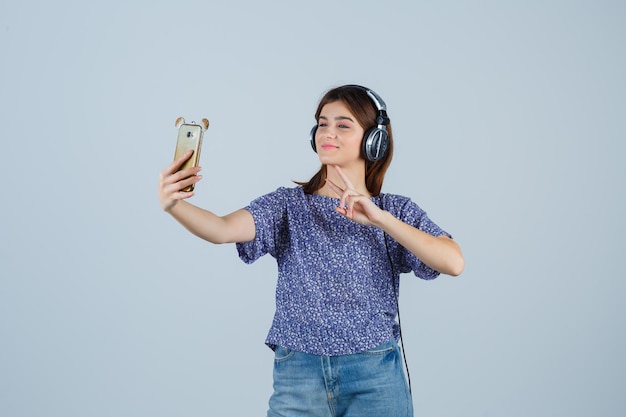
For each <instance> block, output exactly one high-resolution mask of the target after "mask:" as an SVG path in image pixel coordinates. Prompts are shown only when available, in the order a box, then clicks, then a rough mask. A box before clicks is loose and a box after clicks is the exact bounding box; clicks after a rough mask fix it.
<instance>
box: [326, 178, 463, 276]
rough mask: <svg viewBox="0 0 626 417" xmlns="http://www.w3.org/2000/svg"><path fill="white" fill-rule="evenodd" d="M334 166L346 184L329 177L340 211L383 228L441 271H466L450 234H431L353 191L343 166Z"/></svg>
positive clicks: (426, 262)
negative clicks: (337, 198) (341, 184)
mask: <svg viewBox="0 0 626 417" xmlns="http://www.w3.org/2000/svg"><path fill="white" fill-rule="evenodd" d="M335 169H336V171H337V173H338V174H339V177H340V178H341V179H342V181H343V183H344V187H340V186H338V185H337V184H335V183H333V182H332V181H330V180H327V183H328V185H329V186H330V187H331V188H332V189H333V191H334V192H335V193H336V194H337V195H338V196H339V197H340V201H339V206H338V207H337V209H336V210H337V212H338V213H340V214H342V215H344V216H346V217H347V218H349V219H351V220H353V221H355V222H358V223H361V224H365V225H370V226H376V227H379V228H381V229H382V230H383V231H384V232H385V233H387V234H388V235H389V236H391V237H392V238H394V239H395V240H396V241H397V242H398V243H399V244H401V245H402V246H404V247H405V248H406V249H408V250H409V251H411V252H412V253H413V254H414V255H415V256H417V257H418V258H419V259H421V261H422V262H424V263H425V264H426V265H428V266H429V267H431V268H433V269H434V270H436V271H439V272H440V273H442V274H447V275H453V276H458V275H460V274H461V272H463V268H464V267H465V260H464V259H463V254H462V253H461V248H460V247H459V245H458V244H457V243H456V242H455V241H454V240H452V239H450V238H449V237H447V236H438V237H435V236H432V235H430V234H428V233H426V232H423V231H421V230H419V229H417V228H416V227H413V226H411V225H410V224H407V223H404V222H403V221H402V220H400V219H398V218H396V217H394V216H393V215H392V214H391V213H389V212H388V211H385V210H382V209H381V208H380V207H378V206H377V205H376V204H374V202H372V200H370V199H369V197H367V196H364V195H361V194H359V193H358V192H356V191H355V190H354V187H353V186H352V183H351V181H350V179H349V178H348V177H347V176H346V175H344V174H343V172H342V171H341V168H339V167H335Z"/></svg>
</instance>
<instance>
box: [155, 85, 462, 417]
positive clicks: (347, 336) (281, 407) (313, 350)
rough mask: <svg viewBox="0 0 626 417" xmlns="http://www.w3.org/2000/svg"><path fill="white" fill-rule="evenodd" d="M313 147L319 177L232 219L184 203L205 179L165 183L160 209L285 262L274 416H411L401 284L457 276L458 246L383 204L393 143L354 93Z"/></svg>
mask: <svg viewBox="0 0 626 417" xmlns="http://www.w3.org/2000/svg"><path fill="white" fill-rule="evenodd" d="M315 119H316V121H317V124H316V125H315V126H314V127H313V129H312V130H311V146H312V147H313V149H314V151H315V152H317V154H318V157H319V159H320V162H321V163H322V166H321V168H320V170H319V171H318V172H317V173H316V174H315V175H314V176H313V177H312V178H311V179H310V180H309V181H308V182H306V183H299V184H298V186H294V187H291V188H279V189H277V190H276V191H274V192H272V193H269V194H267V195H264V196H262V197H259V198H257V199H256V200H254V201H252V202H251V203H250V205H248V206H247V207H246V208H244V209H240V210H237V211H235V212H233V213H230V214H228V215H225V216H218V215H216V214H214V213H212V212H210V211H207V210H204V209H201V208H199V207H196V206H194V205H192V204H190V203H189V202H187V201H186V199H188V198H189V197H191V196H192V195H193V192H182V191H181V190H182V189H183V188H185V187H187V186H188V185H191V184H194V183H196V182H198V181H200V180H201V178H202V177H201V176H200V175H199V174H198V173H199V172H200V168H191V169H187V170H183V171H180V172H177V170H178V168H179V167H180V166H181V165H182V164H183V162H184V161H185V160H186V159H188V158H189V157H190V156H191V153H188V154H186V155H185V156H183V157H182V158H181V159H179V160H177V161H174V162H173V163H172V164H171V165H170V166H168V167H167V168H165V169H164V170H163V171H162V172H161V176H160V183H159V200H160V203H161V206H162V208H163V209H164V210H165V211H166V212H168V213H169V214H171V215H172V216H173V217H174V218H175V219H176V220H177V221H179V222H180V223H181V224H182V225H183V226H184V227H186V228H187V229H188V230H189V231H190V232H192V233H193V234H195V235H197V236H199V237H201V238H202V239H205V240H207V241H209V242H212V243H228V242H230V243H236V244H237V245H236V246H237V250H238V253H239V256H240V258H241V259H242V260H243V261H244V262H247V263H251V262H254V261H255V260H256V259H258V258H259V257H261V256H263V255H265V254H270V255H271V256H273V257H274V258H276V260H277V264H278V281H277V288H276V313H275V316H274V320H273V323H272V326H271V328H270V331H269V334H268V336H267V339H266V344H267V345H268V346H269V347H271V348H272V349H273V350H274V352H275V360H274V393H273V395H272V397H271V398H270V401H269V407H270V408H269V411H268V414H267V415H268V416H270V417H274V416H282V417H286V416H316V417H317V416H320V417H321V416H324V417H330V416H333V417H334V416H376V417H384V416H393V417H399V416H412V415H413V408H412V402H411V396H410V392H409V389H408V385H407V383H406V379H405V377H404V372H403V367H402V361H401V356H400V353H399V348H398V345H397V341H398V339H399V337H400V334H399V327H398V323H397V321H396V317H397V314H398V304H397V296H398V291H399V280H398V278H399V274H400V273H406V272H413V273H414V274H415V275H417V276H418V277H420V278H423V279H433V278H436V277H437V276H438V275H439V274H440V273H443V274H448V275H453V276H456V275H459V274H460V273H461V272H462V270H463V267H464V260H463V255H462V254H461V250H460V248H459V246H458V245H457V244H456V243H455V242H454V241H453V240H452V239H451V238H450V235H449V234H447V233H446V232H445V231H443V230H442V229H441V228H440V227H438V226H437V225H436V224H435V223H433V222H432V221H431V220H430V219H429V218H428V217H427V215H426V213H425V212H424V211H423V210H422V209H420V208H419V207H418V206H417V205H416V204H415V203H414V202H413V201H411V200H410V199H409V198H407V197H402V196H399V195H393V194H382V193H381V192H380V191H381V187H382V183H383V178H384V175H385V172H386V170H387V168H388V166H389V164H390V162H391V157H392V153H393V137H392V132H391V126H390V123H389V118H388V117H387V109H386V106H385V103H384V101H383V100H382V99H381V98H380V96H378V95H377V94H376V93H375V92H373V91H372V90H370V89H368V88H365V87H362V86H357V85H346V86H341V87H337V88H334V89H332V90H330V91H328V92H327V93H326V94H325V95H324V97H323V98H322V100H321V101H320V103H319V105H318V108H317V112H316V113H315Z"/></svg>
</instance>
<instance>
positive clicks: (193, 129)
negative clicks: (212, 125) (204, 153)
mask: <svg viewBox="0 0 626 417" xmlns="http://www.w3.org/2000/svg"><path fill="white" fill-rule="evenodd" d="M204 120H206V119H203V122H204ZM205 126H206V127H208V121H207V122H206V123H205ZM203 133H204V129H203V126H201V125H197V124H195V123H194V122H191V123H185V122H184V121H183V123H182V124H181V125H180V126H179V127H178V140H177V141H176V152H175V153H174V160H177V159H178V158H180V157H181V156H183V155H184V154H185V152H187V151H189V150H193V155H191V158H189V159H188V160H186V161H185V163H184V164H183V165H182V166H181V167H180V169H179V171H180V170H183V169H187V168H193V167H195V166H197V165H198V162H199V161H200V150H201V149H202V136H203ZM193 189H194V184H192V185H190V186H188V187H185V188H183V189H182V190H181V191H193Z"/></svg>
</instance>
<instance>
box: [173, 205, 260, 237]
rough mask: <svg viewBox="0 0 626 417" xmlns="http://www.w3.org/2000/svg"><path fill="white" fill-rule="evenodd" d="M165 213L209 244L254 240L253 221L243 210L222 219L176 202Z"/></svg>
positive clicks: (208, 212) (198, 208) (206, 211)
mask: <svg viewBox="0 0 626 417" xmlns="http://www.w3.org/2000/svg"><path fill="white" fill-rule="evenodd" d="M167 212H168V213H169V214H170V215H171V216H172V217H173V218H174V219H176V221H178V222H179V223H180V224H181V225H183V226H184V227H185V228H186V229H187V230H188V231H189V232H191V233H193V234H194V235H196V236H198V237H200V238H201V239H204V240H206V241H209V242H211V243H232V242H245V241H249V240H252V239H254V234H255V229H254V221H253V220H252V216H251V215H250V213H248V212H247V211H245V210H238V211H235V212H233V213H231V214H229V215H227V216H223V217H222V216H218V215H216V214H215V213H212V212H210V211H208V210H205V209H202V208H200V207H197V206H195V205H193V204H191V203H188V202H187V201H184V200H183V201H178V203H177V204H175V205H174V206H173V207H171V208H170V209H169V210H167Z"/></svg>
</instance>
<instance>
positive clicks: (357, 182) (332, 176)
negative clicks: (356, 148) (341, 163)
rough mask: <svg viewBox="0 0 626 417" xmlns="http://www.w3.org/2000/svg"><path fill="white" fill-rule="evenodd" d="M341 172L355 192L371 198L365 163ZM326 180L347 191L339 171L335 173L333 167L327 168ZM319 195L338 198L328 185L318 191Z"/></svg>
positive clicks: (344, 168) (345, 168) (346, 168)
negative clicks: (366, 182)
mask: <svg viewBox="0 0 626 417" xmlns="http://www.w3.org/2000/svg"><path fill="white" fill-rule="evenodd" d="M340 168H341V172H343V174H344V175H345V176H346V177H348V179H349V180H350V182H351V183H352V185H353V186H354V190H355V191H356V192H357V193H359V194H361V195H364V196H368V197H371V194H370V192H369V191H368V189H367V186H366V185H365V163H362V164H358V165H355V166H351V167H340ZM326 178H327V179H328V180H330V181H332V182H333V183H335V184H337V185H338V186H339V187H341V188H343V189H345V188H346V185H345V183H344V181H343V179H342V178H341V177H340V176H339V174H338V173H337V171H335V169H334V167H333V166H326ZM317 194H320V195H325V196H328V197H338V196H337V194H336V193H335V192H334V191H333V190H332V189H331V188H330V186H329V185H328V184H324V186H322V188H320V189H319V190H318V191H317Z"/></svg>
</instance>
